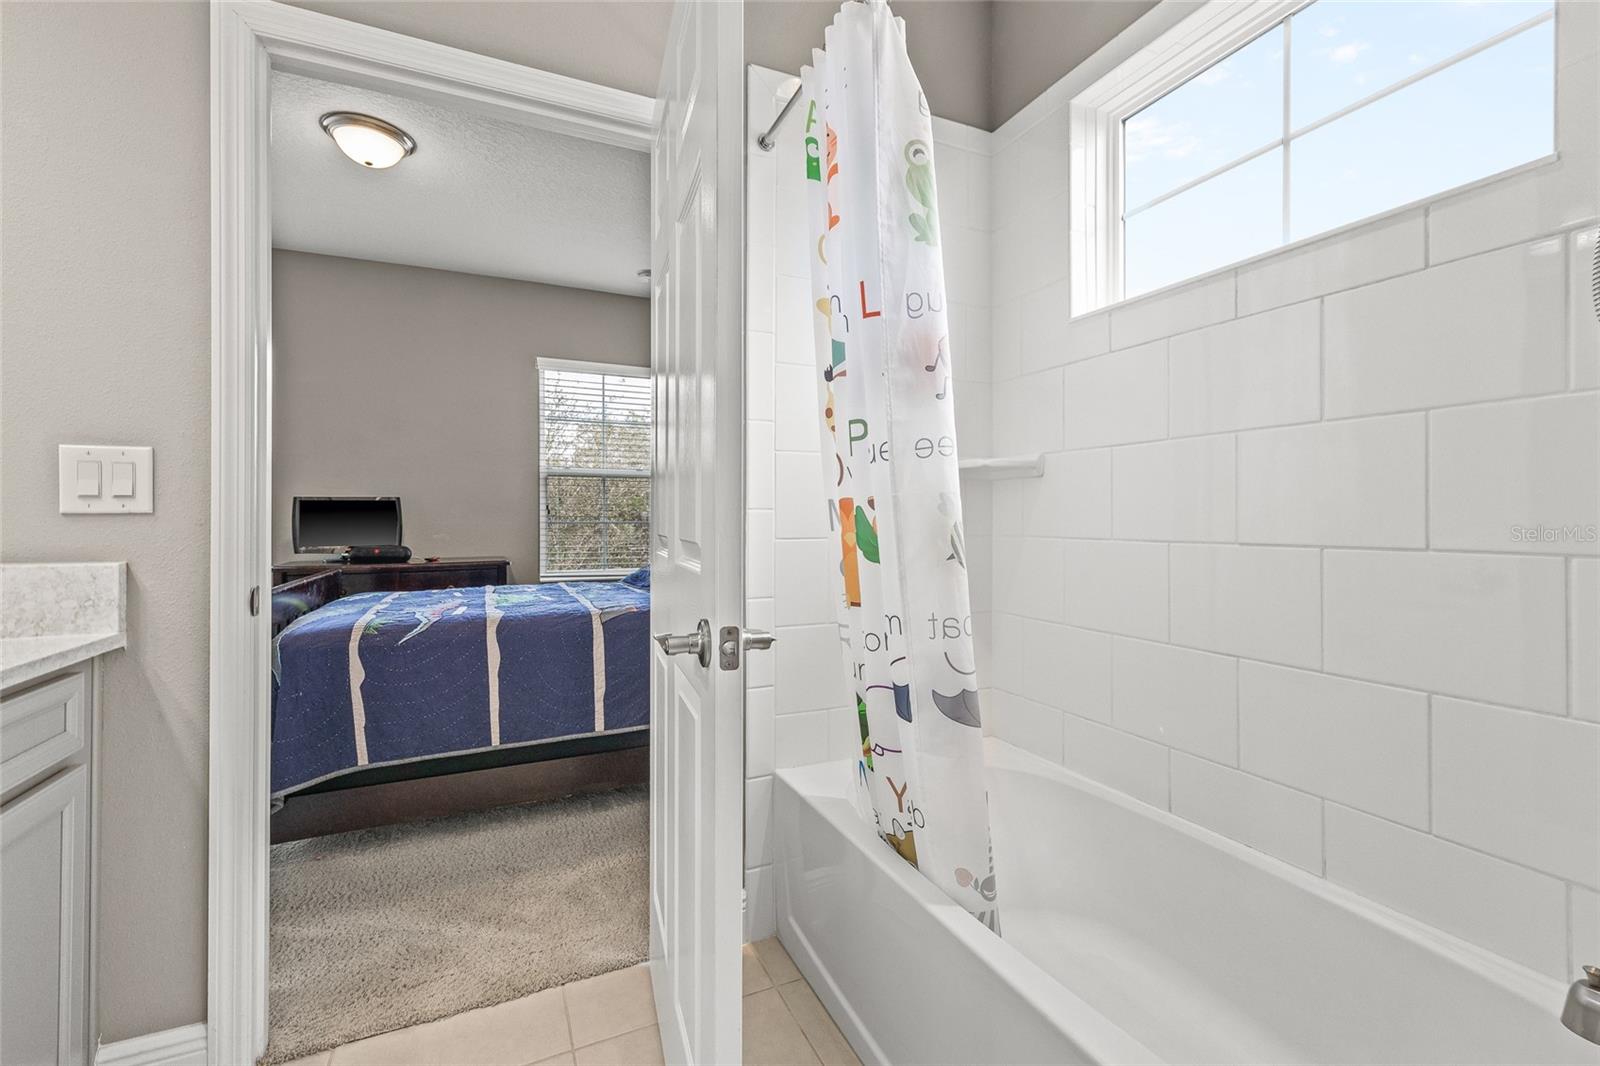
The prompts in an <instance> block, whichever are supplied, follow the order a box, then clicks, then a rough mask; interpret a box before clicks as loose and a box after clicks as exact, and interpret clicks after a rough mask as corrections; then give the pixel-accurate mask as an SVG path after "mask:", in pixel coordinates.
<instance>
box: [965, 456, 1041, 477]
mask: <svg viewBox="0 0 1600 1066" xmlns="http://www.w3.org/2000/svg"><path fill="white" fill-rule="evenodd" d="M959 465H960V467H961V472H962V473H963V474H967V475H970V476H971V477H975V478H982V479H983V480H985V481H998V480H1000V479H1001V478H1014V477H1043V476H1044V456H1043V455H1041V454H1035V455H1007V456H1001V457H999V458H995V459H962V460H960V462H959Z"/></svg>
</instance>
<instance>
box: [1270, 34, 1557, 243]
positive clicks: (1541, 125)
mask: <svg viewBox="0 0 1600 1066" xmlns="http://www.w3.org/2000/svg"><path fill="white" fill-rule="evenodd" d="M1554 32H1555V27H1554V26H1553V25H1552V24H1551V23H1548V22H1546V23H1545V24H1544V25H1542V26H1537V27H1535V28H1534V29H1531V30H1528V31H1527V32H1525V33H1519V34H1517V35H1516V36H1515V37H1512V38H1511V39H1510V40H1507V41H1502V42H1500V43H1499V44H1497V45H1495V46H1494V47H1492V48H1489V49H1487V50H1485V51H1483V52H1479V53H1478V54H1477V55H1475V56H1472V57H1471V58H1469V59H1465V60H1462V61H1461V62H1460V63H1457V64H1456V65H1455V66H1452V67H1447V68H1446V69H1444V70H1441V71H1440V72H1439V73H1437V74H1434V75H1432V76H1430V77H1427V78H1423V79H1422V80H1421V81H1419V82H1417V83H1415V84H1413V85H1408V86H1406V87H1405V88H1404V89H1401V90H1399V91H1398V92H1395V93H1393V94H1392V95H1389V96H1386V97H1384V98H1383V99H1382V100H1378V101H1375V102H1374V103H1372V104H1370V105H1368V106H1366V107H1363V108H1361V109H1360V110H1358V111H1353V112H1351V113H1350V114H1348V115H1346V116H1344V117H1342V118H1339V119H1337V120H1335V121H1333V122H1330V123H1328V124H1327V125H1326V126H1322V127H1320V128H1318V129H1315V130H1312V131H1311V132H1310V133H1308V134H1306V135H1305V136H1304V137H1301V138H1298V139H1297V140H1296V141H1295V142H1294V148H1293V155H1292V160H1291V164H1290V165H1291V167H1292V168H1293V169H1292V173H1291V175H1290V179H1289V188H1290V192H1289V199H1290V203H1291V207H1292V211H1291V214H1290V222H1291V224H1290V232H1289V239H1290V240H1298V239H1300V238H1301V237H1309V236H1311V235H1313V234H1316V233H1321V232H1323V231H1324V230H1329V229H1333V228H1335V227H1337V226H1342V225H1345V224H1347V223H1350V222H1354V221H1356V220H1358V219H1362V218H1366V217H1367V216H1369V215H1375V214H1379V213H1381V212H1383V211H1387V210H1388V209H1389V208H1391V207H1395V206H1398V205H1400V204H1404V203H1409V202H1411V201H1413V200H1419V199H1421V198H1422V197H1425V196H1428V195H1430V194H1432V193H1435V192H1438V191H1440V190H1442V189H1449V188H1451V187H1453V186H1456V185H1464V184H1466V183H1467V182H1469V181H1476V180H1477V179H1479V178H1483V177H1487V176H1489V175H1490V174H1495V173H1498V172H1500V171H1502V170H1506V169H1509V168H1510V167H1514V166H1516V165H1518V164H1519V163H1524V162H1527V161H1528V160H1530V159H1537V158H1539V157H1540V156H1543V155H1548V154H1549V153H1550V152H1551V151H1552V150H1553V148H1554V139H1555V130H1554V123H1553V121H1552V116H1553V114H1554V99H1553V96H1552V94H1553V92H1554V87H1555V79H1554V78H1553V76H1552V73H1553V68H1552V62H1553V57H1554V54H1555V51H1554V49H1555V42H1554Z"/></svg>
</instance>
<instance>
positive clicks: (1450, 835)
mask: <svg viewBox="0 0 1600 1066" xmlns="http://www.w3.org/2000/svg"><path fill="white" fill-rule="evenodd" d="M1558 19H1560V20H1572V22H1571V23H1570V26H1571V30H1572V32H1570V33H1566V32H1564V33H1563V34H1562V35H1561V44H1560V46H1559V48H1558V53H1559V54H1558V57H1557V58H1558V71H1559V73H1558V77H1559V79H1560V82H1559V86H1558V91H1557V99H1558V101H1559V102H1560V103H1559V107H1560V109H1561V114H1560V117H1559V120H1558V121H1559V129H1560V132H1559V143H1560V144H1561V146H1562V158H1561V159H1560V160H1559V161H1557V162H1553V163H1546V164H1543V165H1540V166H1537V167H1535V168H1533V169H1530V170H1525V171H1523V172H1521V173H1517V174H1514V175H1512V176H1510V177H1506V178H1502V179H1498V180H1496V181H1492V182H1489V183H1487V184H1484V185H1482V186H1481V187H1478V188H1475V189H1470V190H1468V191H1465V192H1461V193H1457V194H1454V195H1446V196H1442V197H1438V198H1435V199H1434V200H1432V201H1431V202H1427V203H1424V204H1421V205H1416V206H1413V207H1410V208H1407V209H1404V210H1401V211H1398V212H1394V213H1391V214H1390V215H1388V216H1385V217H1382V218H1379V219H1377V220H1374V221H1371V222H1368V223H1365V224H1361V225H1357V226H1354V227H1350V228H1347V229H1345V230H1342V231H1339V232H1336V233H1334V234H1332V235H1329V236H1327V237H1325V238H1322V239H1318V240H1314V241H1310V242H1302V243H1301V244H1299V245H1296V246H1293V247H1291V248H1289V249H1286V250H1283V251H1280V252H1276V253H1272V254H1269V255H1264V256H1259V257H1257V258H1255V259H1253V260H1250V261H1248V262H1246V263H1244V264H1241V265H1239V266H1237V267H1234V268H1229V269H1224V270H1220V271H1216V272H1213V273H1211V274H1208V275H1206V276H1204V277H1202V278H1199V279H1195V280H1194V281H1192V282H1189V283H1186V284H1183V285H1180V286H1176V287H1174V288H1172V289H1169V290H1165V291H1162V292H1159V293H1155V294H1152V295H1150V296H1148V297H1143V298H1140V299H1136V300H1131V301H1127V302H1124V303H1121V304H1118V305H1115V306H1113V307H1111V308H1109V309H1107V310H1102V311H1099V312H1097V313H1094V314H1087V315H1081V316H1079V317H1077V318H1072V317H1070V312H1069V306H1070V297H1071V292H1070V289H1071V284H1072V277H1071V271H1070V270H1069V263H1068V259H1067V250H1068V248H1069V247H1070V246H1071V244H1072V241H1071V240H1069V236H1070V229H1069V226H1070V223H1069V217H1068V212H1067V210H1066V203H1067V201H1066V197H1067V195H1068V192H1069V188H1068V182H1069V180H1070V177H1069V176H1070V175H1072V174H1074V173H1076V170H1075V169H1074V168H1072V167H1069V166H1068V165H1067V163H1068V159H1069V152H1070V151H1071V147H1070V143H1069V141H1070V137H1069V128H1068V124H1067V111H1066V109H1065V106H1064V105H1065V102H1066V97H1067V95H1069V94H1063V93H1055V94H1049V95H1048V97H1047V98H1046V99H1044V100H1041V101H1040V104H1039V106H1037V107H1035V106H1032V105H1030V106H1029V107H1028V108H1025V109H1024V111H1023V112H1022V113H1021V114H1020V115H1019V116H1018V118H1017V119H1014V120H1013V121H1012V122H1011V123H1007V125H1006V126H1004V127H1002V128H1001V129H1000V130H999V131H997V132H996V134H995V155H994V173H993V183H994V192H995V207H994V210H995V223H996V235H995V245H994V252H993V254H994V287H995V291H996V293H997V294H998V295H1000V296H1001V298H1000V299H997V301H996V304H995V308H994V368H993V369H994V380H995V384H994V413H993V418H994V427H995V441H994V443H995V447H996V449H997V451H999V452H1042V453H1044V454H1045V455H1046V459H1047V472H1046V474H1045V476H1044V477H1043V478H1040V479H1035V480H1026V481H1010V482H1003V483H998V484H997V485H996V494H995V501H994V520H995V541H994V543H995V559H996V572H995V588H994V618H993V622H994V670H993V671H992V673H991V675H990V676H991V682H992V684H993V685H994V686H995V687H996V688H997V689H998V690H999V692H998V693H997V695H998V696H999V697H1000V698H999V699H997V700H996V701H994V702H993V703H992V705H991V710H992V714H991V717H990V722H991V724H992V727H993V731H994V733H995V734H996V735H997V736H999V737H1001V738H1003V739H1005V740H1008V741H1010V742H1011V743H1014V744H1016V745H1018V746H1020V747H1023V748H1026V749H1028V750H1030V751H1033V752H1035V753H1037V754H1039V755H1041V756H1043V757H1045V758H1048V759H1050V760H1053V761H1056V762H1060V763H1064V764H1065V765H1066V766H1067V767H1069V768H1070V769H1072V770H1075V771H1078V772H1080V773H1083V774H1086V775H1088V776H1091V777H1094V778H1097V779H1099V780H1100V781H1103V782H1104V783H1105V784H1107V785H1109V786H1111V787H1113V788H1116V789H1118V790H1121V791H1123V792H1125V793H1128V794H1129V795H1131V796H1133V797H1134V798H1136V799H1139V800H1142V801H1143V802H1146V803H1149V804H1152V805H1154V806H1156V807H1159V808H1162V809H1164V810H1170V811H1171V812H1172V813H1173V814H1176V815H1178V816H1180V817H1183V818H1186V819H1188V820H1190V821H1192V822H1194V823H1197V824H1199V825H1201V826H1204V827H1206V828H1208V829H1211V830H1214V831H1216V832H1219V833H1222V834H1225V835H1227V836H1229V837H1232V838H1233V839H1235V840H1237V841H1239V842H1242V843H1244V844H1246V845H1248V846H1250V847H1252V848H1255V849H1257V850H1259V851H1262V852H1264V853H1266V854H1269V855H1272V856H1275V857H1277V858H1279V859H1282V860H1284V861H1287V862H1290V863H1293V864H1295V865H1297V866H1300V867H1302V868H1304V869H1305V870H1307V871H1309V872H1310V873H1312V874H1315V875H1319V876H1323V877H1326V878H1327V879H1328V880H1329V881H1332V882H1335V883H1337V884H1340V885H1342V886H1345V887H1347V888H1350V889H1352V890H1354V891H1357V892H1360V893H1362V894H1364V895H1366V896H1368V897H1370V898H1372V899H1375V900H1377V901H1379V902H1381V903H1383V904H1385V905H1387V906H1390V907H1392V908H1395V909H1397V910H1400V911H1403V912H1406V913H1408V914H1411V915H1413V916H1414V917H1416V918H1419V919H1420V920H1422V921H1424V922H1428V923H1430V924H1432V925H1435V926H1437V927H1439V928H1442V929H1444V930H1446V931H1447V932H1449V933H1452V934H1454V935H1456V936H1459V937H1462V938H1464V939H1466V940H1468V941H1471V942H1473V943H1475V944H1477V945H1479V946H1481V947H1483V948H1486V949H1488V950H1490V951H1493V952H1495V953H1497V954H1500V955H1502V956H1505V957H1508V958H1510V959H1513V960H1515V961H1516V962H1518V963H1521V964H1522V965H1524V966H1526V967H1528V968H1529V969H1531V970H1533V971H1536V972H1537V973H1539V974H1542V975H1544V976H1545V977H1546V978H1547V979H1549V980H1550V985H1549V987H1550V990H1551V995H1552V996H1554V997H1559V996H1560V991H1559V987H1558V986H1557V985H1556V983H1555V982H1556V980H1557V979H1566V978H1567V977H1568V976H1569V975H1570V974H1571V973H1573V972H1574V969H1575V966H1576V964H1577V963H1580V962H1583V961H1585V960H1588V959H1592V958H1594V957H1595V956H1596V954H1597V953H1600V892H1597V891H1596V890H1597V889H1600V784H1597V779H1596V775H1595V768H1596V766H1600V659H1597V649H1600V558H1597V552H1600V543H1597V542H1596V539H1595V535H1594V531H1595V529H1596V528H1597V526H1600V391H1597V389H1600V324H1597V323H1596V321H1595V319H1594V316H1593V314H1592V313H1591V312H1590V310H1589V306H1588V303H1589V301H1588V291H1587V290H1588V279H1589V269H1590V263H1591V261H1592V256H1593V253H1594V243H1593V242H1594V232H1595V220H1596V216H1597V215H1600V201H1597V191H1596V190H1597V189H1600V181H1597V180H1596V177H1597V173H1600V160H1597V146H1596V142H1595V139H1594V131H1595V129H1596V125H1595V118H1596V116H1595V108H1596V103H1595V102H1596V101H1597V100H1600V54H1597V49H1596V42H1600V32H1597V30H1600V8H1597V7H1596V6H1595V5H1593V4H1583V3H1574V4H1562V5H1561V7H1560V9H1559V14H1558ZM1541 526H1542V527H1545V528H1546V529H1547V530H1568V531H1569V532H1567V533H1565V534H1561V533H1557V534H1555V535H1553V536H1550V537H1549V538H1548V539H1535V538H1534V537H1530V536H1527V535H1519V533H1518V530H1519V528H1520V529H1528V528H1535V527H1541ZM1551 1001H1552V1002H1555V1001H1556V1000H1555V999H1552V1000H1551Z"/></svg>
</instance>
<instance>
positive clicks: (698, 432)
mask: <svg viewBox="0 0 1600 1066" xmlns="http://www.w3.org/2000/svg"><path fill="white" fill-rule="evenodd" d="M743 70H744V57H743V8H742V6H741V5H740V4H738V3H697V2H693V0H679V2H678V4H677V6H676V9H675V10H674V13H673V23H672V30H671V33H670V35H669V43H668V47H667V54H666V56H665V58H664V60H663V63H662V79H661V89H660V92H659V93H658V94H657V97H658V107H659V108H660V125H659V128H658V133H657V140H656V145H655V150H654V153H653V159H652V168H651V172H652V174H653V176H654V181H653V188H652V196H653V200H654V203H653V205H652V219H651V285H652V301H651V313H652V329H653V336H652V343H653V348H654V351H653V364H654V369H655V388H654V392H653V397H654V403H655V414H656V438H655V439H656V452H655V465H654V475H653V488H652V504H653V505H652V511H653V516H652V522H653V526H652V531H651V540H650V543H651V549H652V566H653V568H654V573H653V575H652V578H651V584H652V587H653V592H652V602H651V623H652V628H653V629H654V630H655V632H656V633H658V634H687V633H694V632H695V631H696V629H697V627H698V626H699V624H700V621H701V620H702V619H705V620H706V621H707V622H708V623H709V625H710V628H711V630H712V631H713V632H714V631H715V630H716V629H717V628H718V627H719V626H722V625H730V624H734V623H737V622H739V621H740V619H741V618H742V616H743V597H744V589H743V560H744V472H743V449H742V447H741V443H740V442H741V440H742V436H743V395H744V386H743V377H742V370H743V343H742V328H743V324H742V307H743V304H742V299H743V289H744V281H743V277H744V263H743V248H742V242H743V225H742V217H743V216H742V212H743V202H742V183H743V163H744V158H743V151H744V147H743V143H742V142H743V119H744V115H743V108H744V90H743ZM707 658H708V663H707V664H702V663H701V661H700V659H699V658H698V657H697V656H696V655H694V654H678V655H668V654H667V653H666V651H665V650H664V649H663V648H662V647H661V646H660V645H654V644H653V645H652V667H651V671H652V672H651V692H650V707H651V722H650V740H651V746H652V751H651V770H652V773H651V779H650V810H651V829H652V833H651V864H650V966H651V977H652V979H653V981H654V984H655V995H656V1013H657V1016H658V1018H659V1020H660V1022H661V1043H662V1049H663V1051H664V1052H665V1054H666V1058H667V1061H668V1062H673V1063H707V1064H709V1063H736V1062H738V1061H739V1058H740V1018H739V1008H740V998H739V992H740V985H741V974H740V955H739V945H740V942H741V941H742V939H743V936H742V932H743V915H742V910H741V890H740V871H741V867H742V865H743V864H742V862H741V854H742V850H743V840H744V831H743V816H744V811H743V787H742V784H743V773H744V729H743V717H744V689H743V677H742V671H741V670H726V671H725V670H721V669H719V668H718V666H717V663H716V656H715V655H714V654H713V655H709V656H708V657H707Z"/></svg>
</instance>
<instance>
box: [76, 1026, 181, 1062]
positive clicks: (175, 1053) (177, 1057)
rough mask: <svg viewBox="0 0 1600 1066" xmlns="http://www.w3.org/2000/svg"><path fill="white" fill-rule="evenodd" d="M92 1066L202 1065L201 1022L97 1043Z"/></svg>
mask: <svg viewBox="0 0 1600 1066" xmlns="http://www.w3.org/2000/svg"><path fill="white" fill-rule="evenodd" d="M94 1066H206V1027H205V1023H204V1022H196V1023H195V1024H194V1025H180V1026H179V1027H178V1028H176V1029H166V1030H163V1031H162V1032H159V1033H149V1034H147V1035H145V1036H136V1037H134V1038H133V1039H132V1040H118V1041H116V1042H115V1043H112V1044H101V1045H100V1048H99V1050H98V1051H96V1052H95V1056H94Z"/></svg>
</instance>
